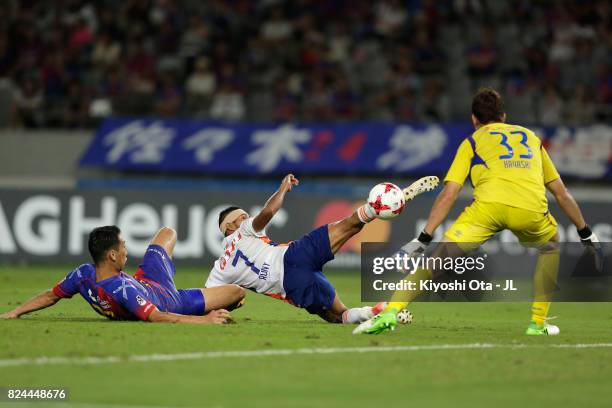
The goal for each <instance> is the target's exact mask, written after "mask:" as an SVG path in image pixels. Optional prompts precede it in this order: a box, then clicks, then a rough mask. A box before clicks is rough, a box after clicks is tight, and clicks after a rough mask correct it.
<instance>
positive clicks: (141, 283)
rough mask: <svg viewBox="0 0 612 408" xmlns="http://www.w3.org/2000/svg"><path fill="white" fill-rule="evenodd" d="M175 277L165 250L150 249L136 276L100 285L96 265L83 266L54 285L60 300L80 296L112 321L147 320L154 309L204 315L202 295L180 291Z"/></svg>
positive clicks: (122, 276) (120, 276) (123, 276)
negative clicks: (77, 294)
mask: <svg viewBox="0 0 612 408" xmlns="http://www.w3.org/2000/svg"><path fill="white" fill-rule="evenodd" d="M175 273H176V270H175V267H174V263H173V262H172V259H171V258H170V257H169V256H168V254H167V253H166V252H165V251H164V249H163V248H162V247H160V246H157V245H150V246H149V247H148V248H147V251H146V252H145V256H144V258H143V261H142V263H141V264H140V265H139V267H138V270H137V272H136V274H135V275H134V276H132V275H128V274H127V273H125V272H123V271H121V272H119V273H118V274H117V275H114V276H111V277H110V278H107V279H103V280H101V281H97V280H96V267H95V265H93V264H84V265H81V266H79V267H78V268H76V269H75V270H74V271H72V272H70V273H69V274H68V275H67V276H66V277H65V278H64V279H63V280H62V281H61V282H59V283H58V284H57V285H55V287H54V288H53V293H54V294H55V295H56V296H59V297H61V298H71V297H72V296H73V295H75V294H76V293H80V294H81V296H82V297H83V299H85V300H86V301H87V303H89V304H90V305H91V307H92V308H93V309H94V310H95V311H96V312H98V313H99V314H101V315H103V316H105V317H108V318H109V319H112V320H147V319H148V317H149V315H150V314H151V312H153V311H154V310H155V309H159V310H160V311H162V312H172V313H179V314H186V315H203V314H204V310H205V302H204V295H203V293H202V291H201V290H200V289H177V288H176V286H175V284H174V274H175Z"/></svg>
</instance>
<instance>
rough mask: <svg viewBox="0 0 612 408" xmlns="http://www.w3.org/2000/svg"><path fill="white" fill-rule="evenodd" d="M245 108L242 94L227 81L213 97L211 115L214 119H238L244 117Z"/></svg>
mask: <svg viewBox="0 0 612 408" xmlns="http://www.w3.org/2000/svg"><path fill="white" fill-rule="evenodd" d="M245 110H246V108H245V106H244V97H243V96H242V94H241V93H240V92H238V91H237V90H236V89H235V87H233V86H232V85H231V84H230V83H228V82H225V83H223V84H222V85H221V88H220V89H219V91H218V92H217V93H216V94H215V96H214V97H213V101H212V106H211V107H210V116H211V117H212V118H213V119H220V120H225V121H238V120H242V119H243V118H244V114H245Z"/></svg>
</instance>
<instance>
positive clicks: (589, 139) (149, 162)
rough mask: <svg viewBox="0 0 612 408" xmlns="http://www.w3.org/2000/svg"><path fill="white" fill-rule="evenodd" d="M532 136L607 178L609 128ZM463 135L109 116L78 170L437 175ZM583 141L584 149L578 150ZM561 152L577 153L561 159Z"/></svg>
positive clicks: (439, 128) (391, 127) (577, 168)
mask: <svg viewBox="0 0 612 408" xmlns="http://www.w3.org/2000/svg"><path fill="white" fill-rule="evenodd" d="M534 130H535V131H537V132H539V133H538V134H539V135H540V136H544V137H545V136H553V137H552V138H551V139H550V141H549V142H550V143H548V145H549V148H552V149H553V150H552V151H551V155H552V156H553V160H554V159H555V155H559V158H560V160H562V164H561V166H560V168H559V170H560V171H561V173H562V174H564V173H565V174H568V175H576V176H580V177H587V178H590V177H593V178H600V177H603V176H607V175H609V173H610V171H609V167H610V166H609V159H608V158H609V157H610V154H609V149H610V135H611V134H612V133H611V132H610V130H611V128H610V127H608V126H600V127H596V126H593V127H591V128H587V129H586V130H585V129H582V130H581V129H577V130H571V129H566V128H558V129H555V128H553V129H534ZM585 131H586V139H585V137H583V136H584V135H585ZM471 132H473V129H472V128H471V125H469V124H448V125H439V124H427V125H404V124H390V123H389V124H385V123H350V124H348V123H346V124H309V125H298V124H282V125H254V124H232V125H228V124H223V123H215V122H208V121H190V120H158V119H133V118H112V119H108V120H107V121H106V122H104V123H103V124H102V126H101V127H100V129H99V130H98V132H97V134H96V136H95V138H94V139H93V141H92V143H91V144H90V146H89V148H88V149H87V151H86V152H85V154H84V155H83V157H82V158H81V163H80V164H81V165H84V166H97V167H104V168H112V169H118V170H139V171H142V170H150V171H167V172H198V173H202V172H211V173H213V172H214V173H216V174H219V173H223V174H235V175H238V174H250V175H252V174H278V173H285V172H288V171H292V172H297V173H300V174H355V175H375V174H380V175H383V174H392V175H401V174H404V175H419V174H444V173H445V172H446V170H447V169H448V166H449V165H450V162H451V161H452V159H453V157H454V154H455V151H456V149H457V147H458V146H459V144H460V143H461V141H462V140H463V139H464V138H465V137H467V136H468V135H469V134H470V133H471ZM593 134H595V136H597V135H600V137H594V136H593ZM581 135H582V136H581ZM557 139H558V140H559V142H558V143H556V144H555V140H557ZM593 141H595V142H597V143H598V146H597V147H596V148H595V149H593V146H590V144H592V143H593ZM584 143H587V144H589V146H583V145H584ZM606 143H607V144H606ZM568 147H569V148H570V151H572V152H574V151H577V152H578V154H570V155H568V154H567V150H568ZM572 149H573V150H572ZM604 150H605V151H604ZM606 154H607V155H606ZM589 155H591V156H592V157H587V156H589ZM593 155H594V156H593ZM600 156H601V157H600ZM604 156H605V157H604ZM555 161H557V160H555ZM572 163H574V164H572ZM578 163H580V165H576V164H578ZM564 170H567V171H564Z"/></svg>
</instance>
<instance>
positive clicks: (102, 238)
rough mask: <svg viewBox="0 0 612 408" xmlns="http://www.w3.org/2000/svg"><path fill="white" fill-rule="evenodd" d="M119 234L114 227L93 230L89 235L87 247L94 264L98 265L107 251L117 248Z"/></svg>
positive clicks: (117, 228) (119, 231)
mask: <svg viewBox="0 0 612 408" xmlns="http://www.w3.org/2000/svg"><path fill="white" fill-rule="evenodd" d="M119 234H121V230H120V229H119V227H116V226H114V225H106V226H104V227H98V228H94V229H93V231H91V232H90V233H89V241H88V243H87V247H88V248H89V254H90V255H91V259H93V261H94V264H96V265H98V264H99V263H100V262H101V261H102V260H103V259H104V255H106V253H107V252H108V250H110V249H113V248H118V247H119V243H120V241H119Z"/></svg>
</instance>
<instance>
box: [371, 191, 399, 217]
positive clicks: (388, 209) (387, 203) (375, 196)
mask: <svg viewBox="0 0 612 408" xmlns="http://www.w3.org/2000/svg"><path fill="white" fill-rule="evenodd" d="M368 204H370V207H372V208H373V209H374V211H375V212H376V218H381V219H383V220H390V219H391V218H395V217H397V216H398V215H399V214H400V213H401V212H402V210H403V209H404V206H405V205H406V201H405V199H404V192H403V191H402V189H401V188H399V187H398V186H396V185H395V184H393V183H386V182H385V183H380V184H377V185H375V186H374V188H372V190H370V195H369V196H368Z"/></svg>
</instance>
